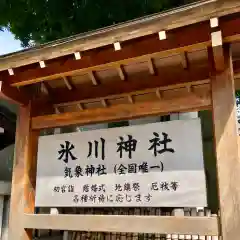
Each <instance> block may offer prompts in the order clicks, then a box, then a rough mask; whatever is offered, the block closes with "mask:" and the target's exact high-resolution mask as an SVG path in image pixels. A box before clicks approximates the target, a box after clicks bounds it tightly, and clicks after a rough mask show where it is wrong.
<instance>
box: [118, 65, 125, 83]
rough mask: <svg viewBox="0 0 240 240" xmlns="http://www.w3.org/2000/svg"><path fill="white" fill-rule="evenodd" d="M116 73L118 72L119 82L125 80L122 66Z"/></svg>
mask: <svg viewBox="0 0 240 240" xmlns="http://www.w3.org/2000/svg"><path fill="white" fill-rule="evenodd" d="M117 71H118V75H119V77H120V78H121V80H123V81H124V80H126V74H125V71H124V67H123V66H122V65H120V66H118V67H117Z"/></svg>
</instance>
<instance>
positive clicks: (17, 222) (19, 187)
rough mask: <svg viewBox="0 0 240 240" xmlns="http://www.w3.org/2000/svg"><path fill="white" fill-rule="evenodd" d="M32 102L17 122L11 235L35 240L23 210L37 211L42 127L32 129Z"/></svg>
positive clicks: (21, 113)
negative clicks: (24, 217) (37, 165)
mask: <svg viewBox="0 0 240 240" xmlns="http://www.w3.org/2000/svg"><path fill="white" fill-rule="evenodd" d="M30 119H31V105H30V104H29V105H28V106H27V107H20V109H19V118H18V122H17V131H16V144H15V160H14V165H13V175H12V191H11V204H10V205H11V206H10V219H9V233H8V234H9V239H15V240H32V231H31V230H25V229H24V225H23V221H22V220H23V219H22V217H23V214H24V213H31V214H32V213H34V202H35V200H34V198H35V182H36V162H37V161H36V154H37V140H38V135H39V132H38V131H32V130H31V129H30V123H31V121H30Z"/></svg>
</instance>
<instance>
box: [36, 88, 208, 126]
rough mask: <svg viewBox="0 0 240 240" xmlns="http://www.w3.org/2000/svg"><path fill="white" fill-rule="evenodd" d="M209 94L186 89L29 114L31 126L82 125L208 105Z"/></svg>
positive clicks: (205, 107) (192, 109)
mask: <svg viewBox="0 0 240 240" xmlns="http://www.w3.org/2000/svg"><path fill="white" fill-rule="evenodd" d="M210 105H211V98H210V96H209V94H208V93H207V92H206V93H205V94H198V93H197V92H195V93H187V94H186V95H185V96H182V97H174V98H168V99H166V100H165V99H164V98H163V99H162V100H161V101H153V102H144V103H136V104H122V105H116V106H112V107H108V108H99V109H86V110H84V111H81V112H73V113H62V114H54V115H45V116H37V117H33V118H32V128H33V129H44V128H52V127H61V126H66V125H74V124H79V125H85V124H95V123H102V122H110V121H120V120H129V119H133V118H139V117H145V116H148V115H164V114H168V113H170V112H171V113H173V112H185V111H198V110H202V109H208V108H209V106H210Z"/></svg>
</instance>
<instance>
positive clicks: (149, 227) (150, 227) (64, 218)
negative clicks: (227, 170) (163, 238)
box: [24, 214, 218, 236]
mask: <svg viewBox="0 0 240 240" xmlns="http://www.w3.org/2000/svg"><path fill="white" fill-rule="evenodd" d="M79 222H81V224H79ZM24 226H25V228H31V229H34V228H36V229H38V228H39V229H53V230H59V229H61V230H70V231H91V232H130V233H161V234H168V233H175V234H190V235H192V234H197V235H208V236H213V235H218V219H217V218H216V217H171V216H124V215H122V216H121V215H67V214H64V215H61V214H59V215H48V214H37V215H30V214H26V215H25V216H24Z"/></svg>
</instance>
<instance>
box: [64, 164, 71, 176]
mask: <svg viewBox="0 0 240 240" xmlns="http://www.w3.org/2000/svg"><path fill="white" fill-rule="evenodd" d="M64 177H65V178H67V177H68V178H72V177H73V175H72V169H71V168H69V167H65V169H64Z"/></svg>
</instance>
